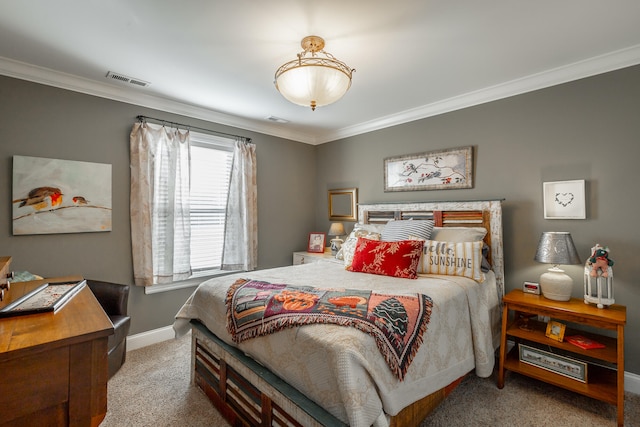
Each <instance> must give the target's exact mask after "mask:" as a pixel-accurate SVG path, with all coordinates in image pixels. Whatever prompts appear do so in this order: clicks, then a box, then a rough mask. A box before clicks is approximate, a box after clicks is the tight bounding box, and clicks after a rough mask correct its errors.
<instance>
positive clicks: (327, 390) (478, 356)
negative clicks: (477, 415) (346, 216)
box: [174, 200, 504, 427]
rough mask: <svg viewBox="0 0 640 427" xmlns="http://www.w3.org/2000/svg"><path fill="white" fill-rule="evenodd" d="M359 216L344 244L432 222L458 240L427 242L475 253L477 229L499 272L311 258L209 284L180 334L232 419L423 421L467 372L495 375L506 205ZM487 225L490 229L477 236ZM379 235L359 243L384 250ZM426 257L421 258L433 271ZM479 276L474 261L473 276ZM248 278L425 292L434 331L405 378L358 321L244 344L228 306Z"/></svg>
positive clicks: (364, 209) (283, 331)
mask: <svg viewBox="0 0 640 427" xmlns="http://www.w3.org/2000/svg"><path fill="white" fill-rule="evenodd" d="M358 218H360V221H361V223H359V224H357V225H356V227H354V232H352V235H350V238H351V240H350V239H347V241H345V245H344V247H343V251H344V250H347V249H349V248H348V247H349V242H350V241H351V242H353V239H354V237H358V236H355V234H357V233H356V231H355V230H366V231H365V235H364V237H366V238H367V239H368V238H369V237H370V236H371V235H375V234H376V232H377V231H380V232H379V233H378V234H381V235H384V234H383V233H382V230H386V229H389V228H391V226H390V225H388V224H392V223H393V224H392V225H394V226H396V225H402V224H409V222H411V224H412V225H413V224H418V223H421V222H428V221H433V225H434V226H435V228H434V230H433V232H434V233H439V234H437V236H447V239H449V238H451V239H452V240H456V239H458V240H457V241H449V240H446V241H444V240H440V241H436V240H434V239H427V242H423V243H424V245H425V247H427V246H428V245H427V243H429V244H432V247H433V248H444V247H445V243H446V244H447V245H448V246H447V247H448V248H454V249H455V248H458V253H459V254H460V253H462V251H464V252H465V253H467V251H468V250H469V249H468V248H470V247H471V246H469V244H470V242H467V241H466V240H465V239H467V236H470V235H472V234H473V235H474V237H473V239H474V240H475V241H479V242H480V243H479V244H478V243H473V248H478V247H479V246H478V245H481V247H482V249H483V250H482V251H481V252H482V254H483V259H486V260H487V261H488V263H489V267H490V268H489V269H488V270H487V269H486V268H484V269H482V274H481V278H475V279H474V278H470V277H472V276H469V274H468V273H469V271H470V270H468V269H467V270H465V273H463V274H461V273H460V271H461V270H460V269H458V270H457V271H458V272H457V273H455V272H454V273H451V272H450V271H445V273H446V274H442V273H443V270H442V267H441V266H440V267H437V268H438V270H437V273H439V274H433V273H434V272H435V270H433V268H434V267H424V268H426V269H427V270H425V271H423V272H422V273H421V274H418V275H417V276H418V277H417V278H416V279H412V278H400V277H389V276H387V275H383V274H369V273H365V272H355V271H348V270H346V269H345V266H344V265H342V264H339V263H312V264H304V265H296V266H289V267H280V268H273V269H267V270H259V271H253V272H243V273H237V274H233V275H229V276H224V277H219V278H214V279H210V280H208V281H206V282H204V283H203V284H202V285H200V286H199V287H198V288H197V290H196V291H195V292H194V293H193V294H192V295H191V297H190V298H189V299H188V300H187V302H186V303H185V304H184V305H183V307H182V308H181V309H180V310H179V312H178V313H177V315H176V321H175V323H174V329H175V331H176V334H177V335H180V334H184V333H186V332H187V331H189V330H191V332H192V357H191V364H192V380H193V382H194V383H195V384H196V385H197V386H198V387H200V388H201V389H202V390H203V391H204V392H205V394H206V395H207V396H208V397H209V399H210V400H211V401H212V402H213V404H214V405H215V406H216V407H217V408H218V409H219V410H220V412H221V413H222V414H223V416H225V417H226V418H227V419H228V420H229V421H230V423H231V424H232V425H274V426H280V425H282V426H298V425H299V426H311V425H351V426H371V425H373V426H381V427H386V426H412V425H418V424H419V423H420V421H422V420H423V419H424V417H425V416H426V415H428V413H429V412H430V411H431V410H432V409H433V408H435V407H436V406H437V405H438V404H439V403H440V402H441V401H442V400H443V399H444V398H445V397H446V395H447V394H448V393H449V392H450V391H451V390H452V389H453V388H454V387H455V385H456V384H457V383H458V382H459V381H460V380H461V379H462V378H463V377H464V376H465V375H467V374H469V373H470V372H475V375H478V376H481V377H488V376H490V375H491V373H492V371H493V368H494V363H495V356H494V353H495V349H496V348H497V346H498V344H499V332H500V307H499V306H500V301H501V298H502V295H503V294H504V269H503V254H502V209H501V201H500V200H485V201H473V202H423V203H390V204H361V205H359V207H358ZM385 227H387V228H385ZM478 229H484V230H486V233H484V234H482V233H480V234H479V233H475V234H474V233H471V234H469V233H467V231H470V230H476V231H477V230H478ZM480 231H481V230H480ZM433 235H434V236H436V234H433ZM362 236H363V235H362V234H361V235H360V236H359V237H360V238H362ZM451 236H453V237H451ZM460 236H464V238H463V237H460ZM410 238H411V240H415V239H417V238H418V237H416V236H410ZM469 239H471V237H469ZM371 240H375V239H371ZM371 240H358V241H357V242H358V244H360V245H362V244H363V243H364V242H366V244H371V245H375V244H376V243H375V242H372V241H371ZM434 242H436V243H435V244H434ZM438 242H440V243H438ZM382 244H387V243H384V242H381V243H380V245H382ZM358 250H359V249H356V251H355V255H354V253H353V252H352V253H351V254H350V256H351V260H350V261H349V262H352V263H353V264H352V267H353V266H356V264H358V262H357V259H358V260H359V258H358V257H359V256H360V252H358ZM438 250H440V249H438ZM473 252H474V254H476V255H477V251H476V250H475V249H474V251H473ZM425 253H426V250H425ZM350 256H348V254H346V253H345V254H344V257H345V258H347V259H349V258H350ZM465 256H466V255H465ZM425 257H426V255H424V254H423V255H422V256H421V260H420V263H424V264H421V265H424V266H426V265H427V264H426V260H425V259H426V258H425ZM345 262H347V261H345ZM469 263H470V264H471V261H470V260H469ZM474 264H475V261H474ZM349 265H351V264H349ZM354 268H355V267H354ZM429 268H431V270H429ZM477 273H478V267H477V266H474V267H473V274H477ZM467 276H468V277H467ZM247 281H254V282H260V283H267V284H286V285H287V286H292V287H296V286H297V287H303V286H310V287H319V288H322V290H326V289H342V288H348V290H351V291H354V292H356V291H358V290H361V291H363V292H372V293H376V294H382V295H393V296H397V297H398V298H403V297H406V298H413V297H412V296H414V295H426V296H428V300H429V301H430V304H429V310H428V311H429V316H428V317H429V318H428V323H427V326H426V331H424V333H423V334H422V335H421V338H420V340H418V341H419V343H418V344H419V345H417V346H416V350H415V352H414V353H413V354H412V356H411V359H410V360H409V362H410V363H408V364H406V365H405V367H404V371H403V372H400V373H399V372H398V371H397V370H396V371H394V370H393V369H391V366H390V365H389V363H388V362H389V360H388V359H389V357H385V356H384V355H383V353H382V352H381V351H380V348H381V347H380V340H377V339H376V338H375V337H374V336H373V335H372V334H367V333H363V332H362V330H358V329H357V328H351V327H344V326H339V325H336V324H308V325H304V326H291V327H282V328H280V329H277V328H276V329H277V332H274V333H269V334H266V335H258V336H255V337H252V338H250V339H246V340H243V341H241V342H239V341H238V340H237V339H236V340H234V336H232V334H231V332H237V331H231V330H230V329H229V327H228V322H230V321H231V320H230V317H228V316H229V313H228V310H227V307H228V306H227V302H229V301H232V300H233V298H235V296H234V297H233V298H231V296H232V290H230V289H233V288H234V287H237V286H238V284H239V283H240V282H242V283H246V282H247ZM365 290H366V291H365ZM231 311H233V310H231ZM232 329H233V328H232Z"/></svg>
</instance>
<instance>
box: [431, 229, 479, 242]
mask: <svg viewBox="0 0 640 427" xmlns="http://www.w3.org/2000/svg"><path fill="white" fill-rule="evenodd" d="M486 235H487V229H486V228H484V227H433V231H432V232H431V240H438V241H440V242H480V241H482V240H483V239H484V236H486Z"/></svg>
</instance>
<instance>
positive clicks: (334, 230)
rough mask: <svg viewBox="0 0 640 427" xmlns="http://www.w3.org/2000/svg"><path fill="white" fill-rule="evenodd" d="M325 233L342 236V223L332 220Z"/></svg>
mask: <svg viewBox="0 0 640 427" xmlns="http://www.w3.org/2000/svg"><path fill="white" fill-rule="evenodd" d="M327 234H328V235H329V236H342V235H343V234H345V232H344V225H343V224H342V223H341V222H332V223H331V227H329V232H328V233H327Z"/></svg>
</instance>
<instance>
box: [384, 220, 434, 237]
mask: <svg viewBox="0 0 640 427" xmlns="http://www.w3.org/2000/svg"><path fill="white" fill-rule="evenodd" d="M433 225H434V222H433V221H431V220H425V219H421V220H413V219H408V220H399V221H389V222H388V223H387V224H386V225H385V226H384V228H383V229H382V236H381V238H380V240H382V241H385V242H397V241H400V240H412V239H413V238H420V239H425V240H430V239H431V232H432V231H433Z"/></svg>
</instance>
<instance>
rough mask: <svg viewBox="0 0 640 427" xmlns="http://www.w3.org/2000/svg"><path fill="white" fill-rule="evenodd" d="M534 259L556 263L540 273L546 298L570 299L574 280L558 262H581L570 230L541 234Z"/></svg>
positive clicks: (541, 286) (541, 287) (556, 299)
mask: <svg viewBox="0 0 640 427" xmlns="http://www.w3.org/2000/svg"><path fill="white" fill-rule="evenodd" d="M534 260H536V261H538V262H543V263H546V264H554V266H553V267H551V268H550V269H548V270H547V271H546V272H545V273H543V274H542V275H540V289H541V290H542V295H543V296H544V297H545V298H548V299H551V300H555V301H569V300H570V299H571V293H572V290H573V280H572V279H571V277H569V275H567V274H565V272H564V270H562V269H560V268H558V264H580V257H579V256H578V251H577V250H576V247H575V245H574V244H573V239H571V234H569V233H568V232H564V231H561V232H545V233H542V236H540V241H539V242H538V249H537V251H536V256H535V257H534Z"/></svg>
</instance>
